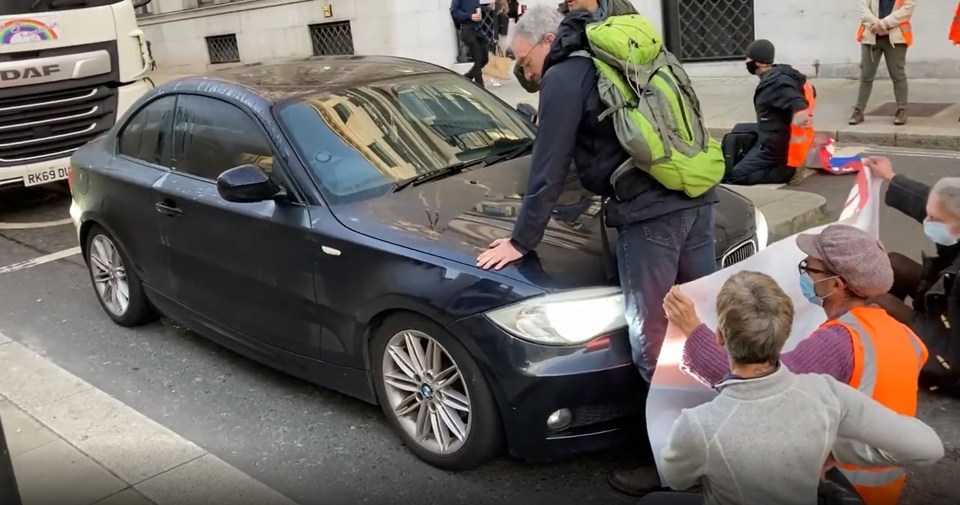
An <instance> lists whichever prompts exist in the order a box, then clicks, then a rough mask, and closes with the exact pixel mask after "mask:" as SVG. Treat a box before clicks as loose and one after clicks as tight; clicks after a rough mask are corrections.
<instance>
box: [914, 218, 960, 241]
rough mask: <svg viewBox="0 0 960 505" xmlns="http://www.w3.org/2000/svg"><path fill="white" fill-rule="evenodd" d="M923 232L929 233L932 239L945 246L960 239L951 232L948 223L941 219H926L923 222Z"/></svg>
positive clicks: (928, 235)
mask: <svg viewBox="0 0 960 505" xmlns="http://www.w3.org/2000/svg"><path fill="white" fill-rule="evenodd" d="M923 232H924V233H926V234H927V237H928V238H929V239H930V240H932V241H934V242H936V243H938V244H940V245H943V246H951V245H954V244H956V243H957V241H958V240H960V237H955V236H953V235H951V234H950V229H949V227H947V225H946V224H944V223H941V222H939V221H931V220H929V219H927V220H925V221H924V222H923Z"/></svg>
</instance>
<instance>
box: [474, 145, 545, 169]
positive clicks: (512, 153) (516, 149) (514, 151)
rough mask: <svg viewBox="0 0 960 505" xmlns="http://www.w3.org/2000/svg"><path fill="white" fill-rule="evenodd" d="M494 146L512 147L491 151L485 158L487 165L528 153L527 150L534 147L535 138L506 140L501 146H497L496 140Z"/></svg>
mask: <svg viewBox="0 0 960 505" xmlns="http://www.w3.org/2000/svg"><path fill="white" fill-rule="evenodd" d="M494 146H495V147H500V148H511V149H506V150H504V151H503V152H497V151H500V149H497V151H494V152H491V153H490V154H489V155H487V156H486V157H485V158H484V165H485V166H490V165H494V164H496V163H500V162H502V161H507V160H512V159H514V158H516V157H517V156H520V155H521V154H524V153H526V152H527V151H529V150H531V149H533V139H522V140H513V141H509V142H504V143H503V144H502V145H501V146H497V145H496V142H495V143H494Z"/></svg>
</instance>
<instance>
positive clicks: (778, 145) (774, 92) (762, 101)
mask: <svg viewBox="0 0 960 505" xmlns="http://www.w3.org/2000/svg"><path fill="white" fill-rule="evenodd" d="M775 53H776V48H775V47H774V46H773V43H771V42H770V41H769V40H763V39H760V40H756V41H754V42H752V43H751V44H750V45H749V46H748V47H747V61H746V67H747V72H749V73H750V74H752V75H756V76H757V77H759V78H760V82H759V83H758V84H757V90H756V92H754V95H753V106H754V109H755V110H756V114H757V122H756V123H741V124H738V125H736V126H734V127H733V130H732V131H731V132H730V133H728V134H727V135H725V136H724V137H723V141H722V142H721V148H722V150H723V154H724V162H725V165H726V167H725V169H726V170H725V173H724V176H723V180H722V182H724V183H726V184H737V185H741V186H752V185H754V184H786V183H787V182H790V179H792V178H793V176H794V175H795V174H796V169H797V168H800V167H802V166H804V162H805V161H806V158H807V153H808V152H809V151H810V147H811V146H812V145H813V136H814V135H813V133H814V130H813V109H814V106H815V105H816V91H815V90H814V88H813V85H812V84H811V83H810V82H809V81H807V77H806V76H805V75H803V74H802V73H801V72H799V71H797V70H796V69H794V68H793V67H791V66H790V65H784V64H774V56H775Z"/></svg>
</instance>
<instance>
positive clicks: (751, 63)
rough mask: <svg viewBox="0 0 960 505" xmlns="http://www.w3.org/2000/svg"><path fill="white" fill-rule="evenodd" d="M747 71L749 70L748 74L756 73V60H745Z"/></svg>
mask: <svg viewBox="0 0 960 505" xmlns="http://www.w3.org/2000/svg"><path fill="white" fill-rule="evenodd" d="M747 72H749V73H750V75H757V62H755V61H748V62H747Z"/></svg>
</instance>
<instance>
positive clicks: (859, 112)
mask: <svg viewBox="0 0 960 505" xmlns="http://www.w3.org/2000/svg"><path fill="white" fill-rule="evenodd" d="M862 122H863V109H853V114H852V115H851V116H850V124H851V125H857V124H860V123H862Z"/></svg>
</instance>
